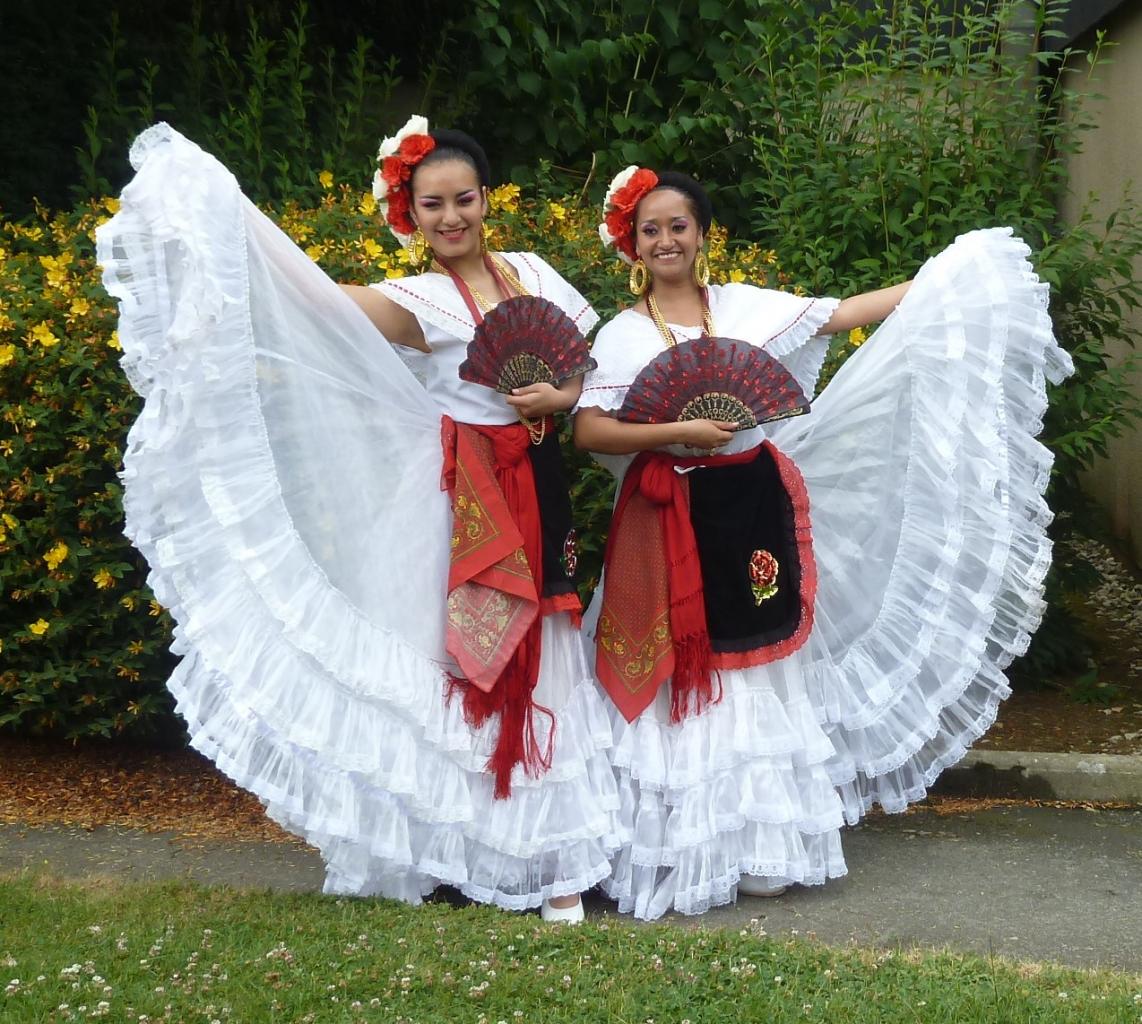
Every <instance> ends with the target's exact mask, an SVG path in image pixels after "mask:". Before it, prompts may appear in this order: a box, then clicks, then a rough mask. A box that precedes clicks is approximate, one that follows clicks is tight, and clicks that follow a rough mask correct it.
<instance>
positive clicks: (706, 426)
mask: <svg viewBox="0 0 1142 1024" xmlns="http://www.w3.org/2000/svg"><path fill="white" fill-rule="evenodd" d="M733 426H734V424H732V423H722V422H720V421H716V420H685V421H683V422H679V423H625V422H623V421H622V420H617V419H615V418H614V417H613V416H611V415H608V414H607V413H605V412H603V410H602V409H595V408H591V409H580V410H579V412H577V413H576V414H575V428H574V437H575V444H576V445H577V446H578V447H580V448H586V449H587V450H588V451H592V452H600V453H602V454H604V455H632V454H634V453H635V452H642V451H648V450H649V449H651V448H662V447H663V446H664V445H668V444H684V445H688V446H689V447H691V448H693V449H695V450H696V451H707V452H712V451H714V450H715V449H718V448H721V447H723V446H724V445H726V444H729V442H730V440H731V439H732V438H733V436H734V435H733V433H731V431H732V428H733Z"/></svg>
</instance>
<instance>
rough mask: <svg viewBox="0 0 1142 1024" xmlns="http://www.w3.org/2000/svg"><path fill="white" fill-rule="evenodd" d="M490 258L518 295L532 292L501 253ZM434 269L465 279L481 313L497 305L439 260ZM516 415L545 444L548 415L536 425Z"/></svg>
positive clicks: (534, 438) (536, 440)
mask: <svg viewBox="0 0 1142 1024" xmlns="http://www.w3.org/2000/svg"><path fill="white" fill-rule="evenodd" d="M488 258H489V259H490V260H491V261H492V263H493V264H495V269H496V270H498V271H499V272H500V274H501V275H503V278H504V280H505V281H507V283H508V285H510V286H511V288H513V289H514V290H515V293H516V294H517V295H530V294H531V293H530V292H529V291H528V290H527V289H526V288H525V287H524V286H523V282H522V281H520V279H519V277H518V276H517V275H516V273H515V271H514V270H512V268H511V267H510V266H509V265H508V262H507V260H505V259H503V257H501V256H500V254H499V253H489V254H488ZM432 269H433V270H435V271H436V272H437V273H438V274H446V275H448V276H449V277H454V278H458V279H459V280H460V281H463V283H464V287H465V288H467V289H468V294H469V295H471V296H472V301H473V302H475V303H476V306H477V307H478V308H479V310H480V312H481V313H487V312H490V311H491V310H492V309H493V308H494V307H495V303H494V302H490V301H489V300H488V299H487V298H486V297H485V296H483V295H481V294H480V293H479V292H478V291H477V290H476V289H475V288H473V287H472V285H471V284H470V283H469V282H467V281H465V280H464V278H462V277H460V275H459V274H457V273H456V272H455V271H454V270H449V269H448V268H447V267H446V266H444V264H442V263H441V262H440V261H439V260H436V259H434V260H433V261H432ZM504 298H505V299H506V298H510V296H507V295H505V296H504ZM516 415H517V416H518V417H519V421H520V423H522V424H523V425H524V427H526V428H527V436H528V437H529V438H530V439H531V443H532V444H533V445H536V446H538V445H541V444H543V439H544V438H545V437H546V436H547V417H546V416H544V417H542V418H541V419H540V421H539V425H538V426H536V425H535V423H534V422H533V421H532V420H529V419H528V418H527V417H526V416H525V415H524V414H523V413H522V412H520V411H519V410H518V409H517V410H516Z"/></svg>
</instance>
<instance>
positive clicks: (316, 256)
mask: <svg viewBox="0 0 1142 1024" xmlns="http://www.w3.org/2000/svg"><path fill="white" fill-rule="evenodd" d="M305 255H306V256H308V257H309V258H310V259H311V260H313V262H314V263H317V262H318V261H319V260H320V259H321V257H322V256H324V255H325V246H323V245H311V246H309V248H307V249H306V250H305Z"/></svg>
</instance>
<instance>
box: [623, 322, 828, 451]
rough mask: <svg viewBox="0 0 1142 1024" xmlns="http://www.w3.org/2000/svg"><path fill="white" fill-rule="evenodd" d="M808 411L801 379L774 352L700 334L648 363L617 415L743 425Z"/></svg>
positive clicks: (642, 419) (637, 419)
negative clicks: (800, 382)
mask: <svg viewBox="0 0 1142 1024" xmlns="http://www.w3.org/2000/svg"><path fill="white" fill-rule="evenodd" d="M808 411H809V399H808V398H806V397H805V392H804V391H802V389H801V385H800V384H798V383H797V381H796V380H795V379H794V377H793V375H792V374H791V373H790V372H789V371H788V370H787V369H785V367H784V366H782V365H781V363H779V362H778V361H777V360H776V359H774V358H773V356H771V355H769V354H768V353H766V352H763V351H762V350H761V349H759V348H757V347H756V346H755V345H750V344H747V343H746V342H744V341H734V340H732V339H730V338H710V337H706V336H703V337H701V338H695V339H694V340H693V341H684V342H681V343H680V344H678V345H676V346H674V347H673V348H668V349H667V350H666V351H665V352H662V353H660V354H659V355H657V356H656V357H655V358H654V359H652V360H651V361H650V362H649V363H647V364H646V366H644V367H643V368H642V369H641V370H640V371H639V374H638V376H637V377H635V379H634V383H633V384H631V386H630V388H629V389H628V391H627V394H626V398H625V399H624V400H623V404H622V408H620V409H619V419H623V420H631V421H633V422H636V423H674V422H677V421H679V420H701V419H707V420H724V421H725V422H727V423H735V424H737V426H736V427H735V428H734V429H735V430H747V429H748V428H750V427H756V426H757V425H758V424H759V423H767V422H769V421H770V420H780V419H785V418H786V417H788V416H800V415H801V414H803V413H806V412H808Z"/></svg>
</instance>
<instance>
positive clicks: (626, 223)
mask: <svg viewBox="0 0 1142 1024" xmlns="http://www.w3.org/2000/svg"><path fill="white" fill-rule="evenodd" d="M657 184H658V175H657V174H655V173H654V171H652V170H649V169H648V168H646V167H639V166H638V165H637V164H631V165H630V166H629V167H627V168H624V169H623V170H621V171H619V173H618V174H616V175H615V176H614V177H613V178H612V179H611V185H610V188H608V189H607V197H606V198H605V199H604V200H603V223H602V224H600V225H599V238H601V239H602V240H603V245H605V246H606V247H607V248H608V249H609V248H612V247H613V248H614V250H615V253H616V254H617V255H618V257H619V259H621V260H622V261H623V262H624V263H634V261H635V260H636V259H637V258H638V253H637V252H636V251H635V247H634V242H633V241H632V239H631V225H632V223H633V221H634V214H635V210H636V209H637V208H638V204H639V202H640V200H641V199H642V197H643V196H645V195H646V194H647V193H648V192H650V191H651V190H652V189H653V188H654V187H655V186H656V185H657Z"/></svg>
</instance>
